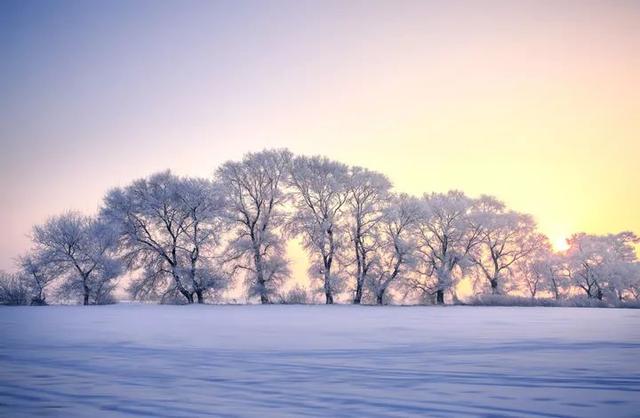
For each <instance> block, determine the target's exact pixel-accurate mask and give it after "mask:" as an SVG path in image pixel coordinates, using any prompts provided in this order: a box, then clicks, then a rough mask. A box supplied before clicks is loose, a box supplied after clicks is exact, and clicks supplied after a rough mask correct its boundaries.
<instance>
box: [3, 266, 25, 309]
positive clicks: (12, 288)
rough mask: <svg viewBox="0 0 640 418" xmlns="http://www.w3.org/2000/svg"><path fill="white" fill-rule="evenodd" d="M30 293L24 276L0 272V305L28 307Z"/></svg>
mask: <svg viewBox="0 0 640 418" xmlns="http://www.w3.org/2000/svg"><path fill="white" fill-rule="evenodd" d="M29 293H30V290H29V287H28V285H27V283H26V281H25V280H24V278H23V277H22V276H20V275H19V274H16V273H7V272H5V271H2V270H0V305H27V304H28V303H29Z"/></svg>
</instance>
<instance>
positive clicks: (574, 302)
mask: <svg viewBox="0 0 640 418" xmlns="http://www.w3.org/2000/svg"><path fill="white" fill-rule="evenodd" d="M460 304H461V305H471V306H549V307H558V308H632V309H640V301H614V302H607V301H604V300H598V299H593V298H585V297H573V298H568V299H560V300H557V299H551V298H537V299H533V298H529V297H523V296H509V295H490V294H485V295H477V296H473V297H471V298H470V299H468V300H466V301H464V302H461V303H460Z"/></svg>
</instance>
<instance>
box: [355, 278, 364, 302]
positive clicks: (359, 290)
mask: <svg viewBox="0 0 640 418" xmlns="http://www.w3.org/2000/svg"><path fill="white" fill-rule="evenodd" d="M356 286H357V287H356V296H355V297H354V298H353V304H354V305H360V302H362V283H361V282H360V280H358V284H357V285H356Z"/></svg>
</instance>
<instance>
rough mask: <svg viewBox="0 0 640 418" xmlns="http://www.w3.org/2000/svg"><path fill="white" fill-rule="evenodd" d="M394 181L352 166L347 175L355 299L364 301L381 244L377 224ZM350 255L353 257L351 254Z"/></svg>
mask: <svg viewBox="0 0 640 418" xmlns="http://www.w3.org/2000/svg"><path fill="white" fill-rule="evenodd" d="M390 188H391V182H390V181H389V180H388V179H387V177H386V176H384V175H383V174H380V173H377V172H374V171H370V170H367V169H366V168H361V167H352V168H351V169H350V170H349V174H348V179H347V190H348V199H347V204H346V206H347V208H346V212H347V218H348V220H347V221H348V224H349V234H350V238H351V243H352V245H353V256H352V258H353V261H354V265H355V279H356V282H355V295H354V297H353V303H355V304H359V303H360V302H361V301H362V292H363V289H364V285H365V280H366V278H367V277H368V274H369V270H370V269H371V266H372V265H373V262H374V257H373V252H374V251H375V250H376V248H377V247H378V232H377V226H378V224H379V223H380V221H381V219H382V217H383V214H384V207H385V206H386V205H387V204H388V199H389V197H390V196H389V189H390ZM350 258H351V257H350Z"/></svg>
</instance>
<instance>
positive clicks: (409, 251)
mask: <svg viewBox="0 0 640 418" xmlns="http://www.w3.org/2000/svg"><path fill="white" fill-rule="evenodd" d="M421 209H422V208H421V207H420V202H419V201H418V199H416V198H414V197H411V196H408V195H406V194H400V195H397V196H394V197H393V198H391V199H389V202H388V204H387V206H386V207H385V209H384V213H383V216H382V219H381V221H380V223H379V225H378V228H376V233H377V234H379V236H380V240H379V242H378V245H377V246H376V248H375V253H374V256H373V257H372V259H373V260H374V261H373V267H372V269H371V272H369V273H368V275H367V280H368V284H369V286H370V287H371V290H372V291H373V294H374V296H375V301H376V303H377V304H379V305H382V304H383V303H384V302H385V298H386V295H387V291H388V289H389V287H390V286H391V285H392V284H393V283H394V282H396V281H398V280H399V279H401V278H402V276H403V275H404V274H406V273H407V272H408V270H409V269H410V268H411V267H412V266H413V265H414V264H415V261H416V257H415V253H416V242H415V240H414V238H413V237H414V236H415V228H416V225H417V222H418V219H419V218H420V214H421Z"/></svg>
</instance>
